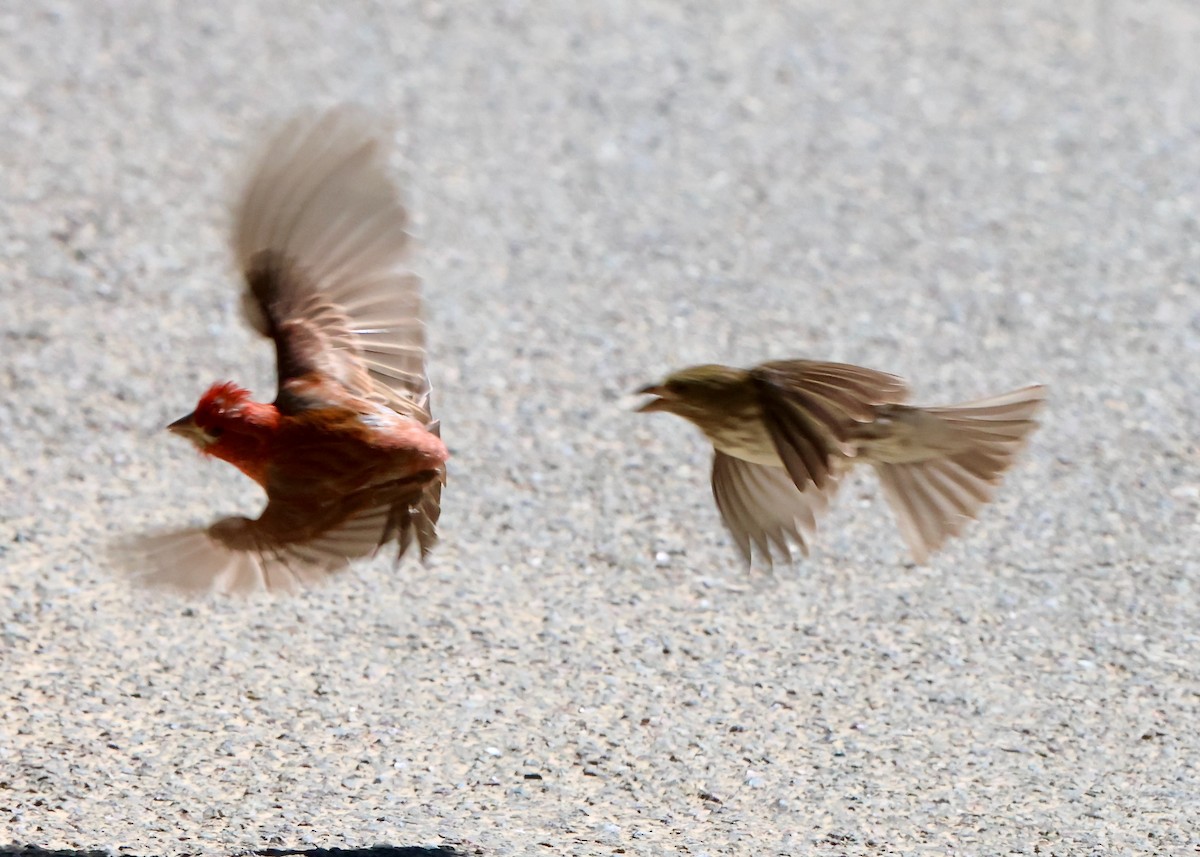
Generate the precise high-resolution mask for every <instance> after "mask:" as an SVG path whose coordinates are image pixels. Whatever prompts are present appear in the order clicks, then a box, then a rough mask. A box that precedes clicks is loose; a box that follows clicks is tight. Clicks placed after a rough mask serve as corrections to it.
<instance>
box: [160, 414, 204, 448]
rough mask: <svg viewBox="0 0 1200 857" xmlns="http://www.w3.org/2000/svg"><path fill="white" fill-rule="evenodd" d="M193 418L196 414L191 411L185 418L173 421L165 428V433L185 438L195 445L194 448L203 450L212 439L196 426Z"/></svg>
mask: <svg viewBox="0 0 1200 857" xmlns="http://www.w3.org/2000/svg"><path fill="white" fill-rule="evenodd" d="M195 416H196V412H195V411H192V412H191V413H190V414H188V415H187V416H186V417H180V418H179V419H177V420H175V422H173V423H171V424H170V425H169V426H167V431H169V432H171V433H172V434H177V435H179V436H180V437H185V438H187V439H188V440H190V441H191V442H192V443H194V444H196V446H198V447H200V448H201V449H203V448H204V447H206V446H208V445H209V444H210V443H212V442H213V440H214V438H213V436H212V435H210V434H209V433H208V432H206V431H205V430H204V429H202V428H200V426H198V425H196V423H195V420H194V419H193V418H194V417H195Z"/></svg>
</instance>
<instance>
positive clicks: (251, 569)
mask: <svg viewBox="0 0 1200 857" xmlns="http://www.w3.org/2000/svg"><path fill="white" fill-rule="evenodd" d="M440 487H441V486H440V483H434V484H433V485H430V486H428V487H427V488H425V489H424V490H422V486H421V485H419V484H414V485H413V486H412V487H411V490H410V491H408V493H407V494H406V495H404V496H401V497H397V498H390V499H389V501H388V502H386V503H382V504H377V505H373V506H371V507H369V508H365V509H363V510H361V511H359V512H357V513H355V514H353V515H352V516H351V517H349V518H347V519H345V520H343V521H341V522H340V523H338V524H336V525H335V526H332V527H330V528H328V529H326V530H324V531H321V532H318V533H316V534H315V535H312V531H313V525H312V524H307V525H305V526H301V525H299V524H297V523H296V522H295V521H296V518H297V517H298V514H299V513H298V511H297V510H296V509H293V508H290V507H284V506H282V505H281V504H272V503H268V505H267V508H266V509H264V510H263V514H262V516H261V517H260V518H258V520H250V519H249V518H242V517H230V518H223V519H221V520H219V521H217V522H216V523H215V524H213V525H212V526H210V527H207V528H201V527H197V528H194V529H189V530H181V531H178V532H169V533H161V534H157V535H151V536H145V537H142V538H140V539H138V540H136V541H134V542H132V543H131V544H128V545H126V546H124V547H123V548H121V549H119V551H120V557H119V559H120V562H121V564H122V565H123V566H125V567H126V568H128V569H129V570H130V571H131V572H132V575H133V577H134V578H135V579H137V581H138V582H140V583H143V584H146V585H149V586H160V587H167V588H172V589H177V590H182V591H185V592H191V593H201V592H210V591H211V592H220V593H225V594H230V593H249V592H256V591H258V592H261V591H267V592H294V591H296V590H298V589H303V588H308V587H312V586H315V585H318V584H320V583H323V582H324V581H325V580H327V579H328V578H329V577H330V576H331V575H333V574H336V573H337V572H340V571H342V570H344V569H345V568H346V567H347V566H348V565H349V564H350V563H351V562H353V561H354V560H356V559H359V558H361V557H366V556H371V555H374V554H375V553H376V551H378V550H379V548H380V547H382V546H383V545H385V544H386V543H388V542H390V541H392V540H393V539H394V540H396V541H397V543H398V545H399V550H398V553H397V560H399V558H400V556H402V555H403V554H404V552H405V551H406V550H407V548H408V547H409V545H410V544H412V543H413V542H414V541H416V542H417V543H418V544H419V546H420V548H421V555H422V557H424V556H425V554H426V553H428V550H429V548H430V547H432V545H433V543H434V542H435V541H436V539H437V533H436V530H435V529H434V525H435V524H436V522H437V513H438V507H437V502H436V498H437V496H438V494H440ZM431 492H432V494H433V497H434V500H433V504H432V510H431V509H430V506H429V497H428V496H427V495H428V494H429V493H431Z"/></svg>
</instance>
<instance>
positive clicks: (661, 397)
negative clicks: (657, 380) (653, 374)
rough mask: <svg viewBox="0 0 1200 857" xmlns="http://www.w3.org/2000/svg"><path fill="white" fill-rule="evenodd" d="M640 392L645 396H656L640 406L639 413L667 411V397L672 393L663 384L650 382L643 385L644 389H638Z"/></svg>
mask: <svg viewBox="0 0 1200 857" xmlns="http://www.w3.org/2000/svg"><path fill="white" fill-rule="evenodd" d="M638 393H639V394H640V395H643V396H654V398H653V399H651V400H650V401H648V402H644V403H643V404H642V405H641V406H640V407H638V408H637V413H639V414H652V413H654V412H655V411H665V410H666V409H667V399H668V398H669V397H670V394H669V393H668V392H667V388H666V387H664V386H662V385H661V384H650V385H648V386H646V387H642V389H640V390H638Z"/></svg>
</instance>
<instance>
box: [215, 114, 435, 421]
mask: <svg viewBox="0 0 1200 857" xmlns="http://www.w3.org/2000/svg"><path fill="white" fill-rule="evenodd" d="M386 142H387V138H386V135H385V134H384V133H383V132H382V131H381V130H380V129H379V128H378V127H377V126H376V124H375V122H374V121H373V120H372V118H371V117H370V116H369V115H368V114H367V113H366V112H365V111H363V110H361V109H358V108H353V107H341V108H337V109H334V110H331V111H329V112H327V113H324V114H319V115H315V116H313V115H303V116H300V117H298V118H296V119H294V120H293V121H292V122H290V123H288V124H287V125H286V126H285V127H284V128H283V129H282V130H281V131H280V133H279V134H278V135H276V136H275V137H274V138H273V139H272V141H271V142H270V143H269V144H268V145H267V147H266V150H265V151H264V153H263V155H262V156H261V158H260V160H259V161H258V164H257V167H256V169H255V170H254V172H253V174H252V177H251V179H250V181H249V182H248V183H247V186H246V189H245V192H244V194H243V196H242V200H241V203H240V205H239V206H238V209H237V213H236V223H235V228H234V251H235V253H236V256H237V261H238V263H239V265H240V266H241V268H242V271H243V272H244V274H245V277H246V286H247V288H246V292H245V295H244V298H245V299H244V301H243V304H244V307H245V309H246V314H247V317H248V318H249V320H250V322H251V324H252V325H253V326H254V327H255V329H257V330H258V331H259V332H260V333H262V334H263V335H265V336H269V337H271V338H272V339H274V340H275V346H276V353H277V356H278V369H279V391H280V394H279V401H278V402H277V404H278V406H279V407H280V410H283V411H284V412H285V413H287V412H289V411H294V410H299V409H301V408H303V407H304V406H305V404H306V402H305V401H304V400H303V398H302V397H301V398H299V399H298V400H297V398H296V397H295V395H294V394H291V395H290V394H289V389H288V382H289V381H292V380H293V379H296V378H299V377H301V376H304V375H309V374H312V373H316V374H318V375H319V376H321V377H322V378H330V379H333V380H335V381H336V382H338V383H339V384H340V385H341V386H343V387H344V388H345V389H346V390H348V391H349V392H350V393H352V394H354V395H356V396H363V397H368V398H374V399H376V400H379V401H382V402H384V403H385V404H387V405H388V406H389V407H391V408H393V409H394V410H396V411H398V412H399V413H403V414H406V415H408V416H411V417H413V418H415V419H418V420H420V421H421V422H422V423H429V422H430V421H431V417H430V407H429V392H430V388H429V379H428V376H427V374H426V368H425V331H424V326H423V324H422V322H421V297H420V281H419V279H418V278H417V277H416V276H415V275H414V274H413V273H412V272H411V271H410V270H409V267H408V256H409V235H408V233H407V232H406V231H405V227H406V225H407V222H408V214H407V212H406V211H405V208H404V206H403V205H402V203H401V202H400V198H399V193H398V190H397V188H396V185H395V184H394V182H393V181H392V180H391V178H390V177H389V175H388V172H387V168H386V163H385V152H386V146H385V144H386Z"/></svg>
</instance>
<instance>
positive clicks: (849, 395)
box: [750, 360, 908, 492]
mask: <svg viewBox="0 0 1200 857" xmlns="http://www.w3.org/2000/svg"><path fill="white" fill-rule="evenodd" d="M750 374H751V377H752V379H753V380H754V383H755V384H756V386H757V389H758V392H759V401H760V403H761V405H762V412H763V421H764V423H765V424H766V427H767V431H768V432H769V433H770V435H771V440H772V441H773V442H774V444H775V450H776V452H778V453H779V457H780V459H781V460H782V461H783V465H784V468H785V469H786V471H787V473H788V474H789V475H790V476H791V479H792V482H793V483H794V484H795V487H796V488H798V489H799V490H800V491H801V492H803V491H806V490H807V489H808V487H809V485H815V486H816V487H817V488H818V489H824V488H825V487H826V485H827V484H828V482H829V480H830V479H831V478H833V473H832V471H831V467H832V458H833V456H834V455H835V454H837V453H841V454H843V455H849V454H852V450H851V449H850V447H849V446H848V445H847V442H848V440H849V439H850V434H851V430H852V428H853V427H854V426H855V425H857V424H859V423H865V422H870V421H871V420H873V419H874V418H875V409H876V408H877V407H879V406H880V405H884V404H890V403H898V402H902V401H904V400H905V399H906V398H907V397H908V388H907V387H906V386H905V384H904V382H903V381H902V380H901V379H899V378H897V377H896V376H895V375H888V374H887V373H885V372H877V371H875V370H873V369H864V368H862V367H860V366H850V365H848V364H845V363H822V362H818V361H812V360H780V361H775V362H771V363H764V364H762V365H761V366H758V367H756V368H755V369H753V370H751V373H750Z"/></svg>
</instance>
